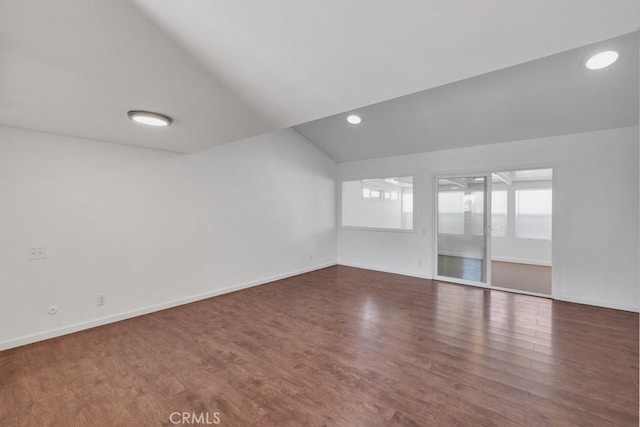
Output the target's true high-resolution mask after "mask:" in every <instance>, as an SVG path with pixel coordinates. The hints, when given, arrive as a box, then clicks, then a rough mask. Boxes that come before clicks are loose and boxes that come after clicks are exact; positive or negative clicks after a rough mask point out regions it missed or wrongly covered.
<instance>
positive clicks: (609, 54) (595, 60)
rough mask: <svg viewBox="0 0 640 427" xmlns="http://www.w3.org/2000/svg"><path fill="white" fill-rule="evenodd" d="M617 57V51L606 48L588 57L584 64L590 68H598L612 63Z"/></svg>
mask: <svg viewBox="0 0 640 427" xmlns="http://www.w3.org/2000/svg"><path fill="white" fill-rule="evenodd" d="M617 59H618V52H615V51H613V50H608V51H606V52H600V53H597V54H595V55H593V56H592V57H591V58H589V60H588V61H587V63H586V64H585V66H586V67H587V68H588V69H590V70H599V69H601V68H606V67H608V66H609V65H611V64H613V63H614V62H616V60H617Z"/></svg>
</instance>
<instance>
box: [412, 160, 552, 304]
mask: <svg viewBox="0 0 640 427" xmlns="http://www.w3.org/2000/svg"><path fill="white" fill-rule="evenodd" d="M533 169H551V170H552V171H553V178H552V182H551V189H552V192H553V193H552V212H551V221H552V224H551V268H552V270H551V294H550V295H547V294H540V293H537V292H528V291H521V290H518V289H511V288H503V287H499V286H492V285H491V275H490V273H489V275H488V276H487V279H488V280H487V283H483V282H475V281H469V280H464V279H456V278H452V277H446V276H439V275H438V252H437V251H438V179H439V178H447V177H450V178H451V177H453V178H455V177H469V176H486V175H489V176H490V175H491V174H493V172H500V171H517V170H533ZM487 170H489V171H490V172H487ZM429 177H430V179H431V186H432V194H431V196H432V203H433V204H432V209H431V215H432V218H431V230H432V236H431V237H432V242H431V250H432V254H433V257H432V262H433V264H432V265H433V272H432V275H431V276H432V279H433V280H438V281H442V282H449V283H457V284H461V285H467V286H475V287H479V288H484V289H494V290H499V291H505V292H511V293H516V294H523V295H533V296H537V297H543V298H551V299H556V300H558V299H561V296H562V290H561V289H562V274H561V272H562V269H561V250H560V247H561V239H562V235H561V233H560V232H559V224H560V222H561V217H562V211H561V209H560V208H561V206H560V203H559V201H560V192H561V190H562V186H561V185H562V168H561V167H560V165H559V164H558V162H548V163H525V164H515V165H513V164H511V165H499V166H494V167H488V168H484V169H483V170H482V171H478V170H477V169H476V170H471V171H469V170H464V169H462V170H454V171H453V172H451V171H443V170H441V171H435V172H432V173H430V174H429ZM489 181H491V180H489ZM487 191H488V192H489V197H488V198H485V213H487V214H486V215H485V221H487V220H488V225H489V226H491V215H490V213H491V204H490V203H491V195H490V193H491V190H490V189H489V190H487ZM414 192H415V188H414ZM485 230H486V229H485ZM486 239H487V240H488V241H489V242H488V245H487V246H485V247H486V248H487V249H486V250H487V251H488V252H487V254H488V255H487V257H488V258H489V262H487V264H491V262H490V258H491V236H490V235H489V236H487V237H486ZM490 269H491V267H489V271H490Z"/></svg>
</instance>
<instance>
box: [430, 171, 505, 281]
mask: <svg viewBox="0 0 640 427" xmlns="http://www.w3.org/2000/svg"><path fill="white" fill-rule="evenodd" d="M492 173H493V172H478V173H446V174H435V175H433V182H432V185H433V206H434V208H433V231H434V232H433V269H434V274H433V279H434V280H441V281H444V282H452V283H459V284H461V285H470V286H478V287H481V288H491V287H492V286H491V215H490V213H491V211H490V208H491V184H492V178H491V175H492ZM477 176H482V177H484V178H485V196H484V215H483V217H484V218H483V221H482V225H483V230H484V234H483V236H484V253H483V256H484V263H483V264H484V272H483V274H484V278H485V281H486V282H477V281H475V280H466V279H460V278H456V277H449V276H440V275H439V274H438V235H439V232H438V216H439V200H438V194H439V185H438V182H439V180H440V179H451V178H454V179H455V178H470V177H477Z"/></svg>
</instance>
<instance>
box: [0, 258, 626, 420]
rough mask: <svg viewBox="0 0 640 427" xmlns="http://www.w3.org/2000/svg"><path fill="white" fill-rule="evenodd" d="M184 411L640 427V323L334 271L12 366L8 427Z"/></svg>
mask: <svg viewBox="0 0 640 427" xmlns="http://www.w3.org/2000/svg"><path fill="white" fill-rule="evenodd" d="M174 412H188V413H196V414H200V413H203V414H204V413H208V414H209V420H210V422H213V421H214V420H215V419H216V418H214V413H215V412H217V413H219V415H218V416H219V418H220V421H221V422H220V424H219V425H222V426H315V425H327V426H450V425H470V426H471V425H473V426H477V425H531V426H544V425H558V426H570V425H576V426H637V425H638V315H637V314H633V313H628V312H622V311H616V310H609V309H604V308H596V307H589V306H583V305H578V304H570V303H563V302H555V301H551V300H548V299H543V298H536V297H530V296H524V295H516V294H509V293H504V292H500V291H491V290H482V289H477V288H472V287H465V286H460V285H452V284H445V283H436V282H432V281H430V280H423V279H416V278H410V277H406V276H399V275H393V274H386V273H378V272H372V271H367V270H359V269H354V268H349V267H331V268H327V269H324V270H319V271H316V272H313V273H308V274H305V275H301V276H297V277H293V278H290V279H286V280H280V281H278V282H274V283H272V284H268V285H264V286H259V287H255V288H252V289H247V290H244V291H240V292H235V293H232V294H227V295H223V296H219V297H216V298H211V299H208V300H204V301H200V302H196V303H193V304H189V305H185V306H181V307H177V308H174V309H170V310H165V311H162V312H158V313H153V314H150V315H146V316H142V317H138V318H135V319H131V320H127V321H123V322H119V323H114V324H111V325H107V326H103V327H99V328H95V329H92V330H88V331H83V332H79V333H76V334H72V335H67V336H64V337H60V338H56V339H52V340H48V341H45V342H40V343H36V344H32V345H28V346H25V347H21V348H16V349H12V350H8V351H4V352H0V425H1V426H12V425H25V426H45V425H60V426H73V425H86V426H101V425H105V426H111V425H130V426H146V425H162V424H164V425H171V423H170V417H171V414H172V413H174ZM176 419H177V418H174V420H176ZM191 420H193V419H192V418H191Z"/></svg>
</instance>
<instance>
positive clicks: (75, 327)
mask: <svg viewBox="0 0 640 427" xmlns="http://www.w3.org/2000/svg"><path fill="white" fill-rule="evenodd" d="M336 264H337V262H328V263H324V264H319V265H315V266H313V267H307V268H303V269H300V270H296V271H291V272H288V273H283V274H278V275H275V276H271V277H267V278H265V279H259V280H254V281H251V282H246V283H241V284H239V285H234V286H229V287H226V288H222V289H215V290H213V291H209V292H204V293H201V294H197V295H192V296H189V297H185V298H179V299H176V300H172V301H167V302H163V303H161V304H155V305H151V306H147V307H142V308H138V309H135V310H131V311H127V312H124V313H118V314H112V315H109V316H104V317H100V318H97V319H92V320H87V321H84V322H79V323H74V324H72V325H68V326H63V327H61V328H55V329H50V330H48V331H44V332H38V333H35V334H31V335H26V336H23V337H19V338H14V339H11V340H8V341H4V342H0V351H2V350H8V349H10V348H14V347H20V346H23V345H27V344H32V343H34V342H38V341H43V340H47V339H50V338H55V337H59V336H62V335H67V334H71V333H74V332H79V331H83V330H85V329H91V328H95V327H97V326H102V325H107V324H109V323H114V322H119V321H121V320H126V319H131V318H133V317H138V316H142V315H144V314H149V313H153V312H156V311H160V310H165V309H167V308H172V307H177V306H180V305H184V304H189V303H192V302H196V301H200V300H203V299H207V298H212V297H215V296H218V295H223V294H228V293H231V292H235V291H240V290H242V289H247V288H252V287H254V286H259V285H264V284H267V283H270V282H274V281H276V280H281V279H286V278H288V277H293V276H297V275H299V274H304V273H309V272H311V271H315V270H321V269H323V268H327V267H332V266H334V265H336Z"/></svg>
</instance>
